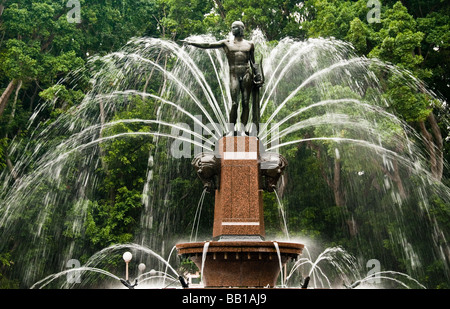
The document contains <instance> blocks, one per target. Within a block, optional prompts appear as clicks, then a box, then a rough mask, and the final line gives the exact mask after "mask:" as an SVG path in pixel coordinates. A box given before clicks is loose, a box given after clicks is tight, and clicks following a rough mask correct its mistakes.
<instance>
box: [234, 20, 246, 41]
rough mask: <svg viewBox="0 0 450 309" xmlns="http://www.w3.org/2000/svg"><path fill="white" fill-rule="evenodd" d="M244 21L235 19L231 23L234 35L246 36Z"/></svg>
mask: <svg viewBox="0 0 450 309" xmlns="http://www.w3.org/2000/svg"><path fill="white" fill-rule="evenodd" d="M244 28H245V26H244V23H243V22H242V21H235V22H234V23H232V24H231V32H232V33H233V35H234V36H240V37H243V36H244Z"/></svg>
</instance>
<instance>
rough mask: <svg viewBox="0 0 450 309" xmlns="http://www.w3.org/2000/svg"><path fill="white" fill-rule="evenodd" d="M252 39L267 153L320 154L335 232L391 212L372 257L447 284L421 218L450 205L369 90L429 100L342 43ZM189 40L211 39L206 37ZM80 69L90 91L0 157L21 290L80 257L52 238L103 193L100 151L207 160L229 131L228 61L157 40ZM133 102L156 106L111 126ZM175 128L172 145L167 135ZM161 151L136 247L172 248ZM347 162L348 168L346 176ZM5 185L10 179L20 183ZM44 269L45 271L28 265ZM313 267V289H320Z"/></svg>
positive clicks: (0, 211) (419, 144) (417, 142)
mask: <svg viewBox="0 0 450 309" xmlns="http://www.w3.org/2000/svg"><path fill="white" fill-rule="evenodd" d="M254 35H255V40H257V41H258V42H259V44H258V45H257V57H262V58H263V66H264V72H265V74H266V85H265V87H264V88H263V92H262V96H261V119H262V121H263V122H264V123H265V125H263V126H262V127H261V132H260V135H259V137H260V139H261V141H263V144H264V146H265V147H266V150H277V151H278V150H279V151H282V152H288V153H289V152H292V150H293V149H295V148H297V149H299V147H302V145H305V146H306V147H309V148H310V149H313V150H314V151H316V153H317V154H320V155H321V156H318V160H319V159H320V160H322V161H321V164H323V165H324V166H325V165H332V164H334V168H336V166H337V167H340V169H336V170H341V171H342V172H345V173H346V179H345V180H346V182H345V183H343V184H341V187H340V189H341V190H342V191H344V194H343V196H345V198H346V200H345V205H339V206H342V208H343V209H344V210H345V211H343V212H344V213H347V214H348V218H345V220H348V221H351V222H353V223H355V222H357V221H358V220H359V217H358V216H361V213H373V214H374V215H375V214H377V215H378V214H379V213H389V216H388V217H389V218H380V219H377V220H382V221H380V222H377V224H380V225H384V226H386V231H385V232H380V234H382V235H373V234H371V233H370V232H368V233H366V234H364V236H365V237H368V239H371V241H372V240H373V242H377V243H379V244H381V245H378V247H382V242H383V241H384V240H389V241H390V242H391V243H392V246H393V247H395V248H394V249H392V250H396V251H398V252H396V254H398V255H401V256H404V257H405V260H406V261H410V265H406V266H405V267H406V268H407V269H408V271H410V272H411V273H414V274H419V275H423V274H424V273H423V269H422V268H421V265H424V263H425V261H429V260H439V261H441V262H442V264H443V265H444V266H443V270H444V271H443V276H444V277H445V278H447V280H448V278H449V277H450V276H449V268H448V261H449V256H450V250H449V247H448V241H447V237H448V233H447V232H446V231H444V230H443V229H442V228H441V227H440V225H439V220H438V219H437V218H436V216H435V214H434V213H433V212H434V210H433V207H432V205H433V203H435V201H436V199H437V198H436V197H438V198H439V200H440V201H442V203H444V204H449V203H450V192H449V188H448V187H447V186H446V185H445V184H444V183H443V182H442V181H438V180H436V179H435V177H434V175H433V174H432V173H431V172H430V169H429V167H428V166H427V164H426V162H427V160H428V157H429V153H426V152H425V151H423V150H424V147H423V145H424V144H423V139H422V137H421V136H419V135H418V134H416V133H415V130H414V129H413V128H411V127H410V126H408V125H407V124H406V123H405V122H404V121H402V120H400V119H399V118H397V117H395V116H394V114H392V113H391V112H388V111H387V110H386V108H388V107H390V106H391V102H390V99H389V97H387V96H386V94H385V93H384V92H383V89H382V86H381V85H380V76H382V75H383V74H386V75H398V76H399V78H403V80H404V85H406V86H407V87H410V88H411V89H420V92H421V93H422V94H423V93H425V95H428V96H430V98H432V99H433V100H438V99H439V98H437V97H436V96H435V94H433V93H432V92H431V91H429V90H427V89H424V87H423V84H422V83H421V82H420V81H418V80H417V79H415V78H413V77H412V75H411V74H410V73H408V72H407V71H403V70H400V69H399V68H396V67H395V66H392V65H390V64H386V63H383V62H381V61H379V60H376V59H367V58H362V57H358V56H356V55H355V54H354V51H353V49H352V48H351V46H350V45H349V44H348V43H346V42H342V41H338V40H334V39H310V40H307V41H305V42H299V41H296V40H293V39H290V38H286V39H284V40H281V41H280V42H279V43H278V44H277V45H276V46H270V45H269V44H267V42H266V41H265V40H264V38H263V37H262V36H261V34H260V33H255V34H254ZM193 39H195V38H193ZM199 39H201V40H210V41H214V40H215V39H214V38H212V37H210V36H202V37H201V38H199ZM88 70H91V72H92V75H91V76H92V78H91V85H92V91H90V92H89V93H87V94H86V96H85V98H84V99H83V101H82V102H81V103H80V104H79V105H77V106H75V107H73V108H70V109H69V110H68V111H67V112H66V113H63V114H61V116H60V117H59V118H58V119H56V121H54V122H53V123H46V124H44V123H42V124H36V123H35V121H36V119H39V118H41V117H38V116H39V115H40V114H41V113H45V112H47V111H48V110H52V109H53V108H54V107H55V106H56V101H57V100H54V101H50V102H43V103H42V105H41V106H40V107H39V108H38V109H36V111H35V112H34V113H33V115H32V116H31V117H30V120H29V126H28V127H29V130H30V132H32V133H31V135H32V139H30V140H32V141H31V142H29V143H26V144H23V141H21V140H20V139H19V138H16V139H15V140H14V142H13V144H12V146H11V148H10V149H9V157H11V158H15V166H14V173H8V172H7V171H5V172H3V173H2V174H1V175H0V189H1V190H0V203H1V208H0V228H1V229H2V236H1V241H0V244H1V245H0V246H2V248H1V249H2V250H3V249H4V250H9V249H10V248H12V247H14V248H16V249H15V250H17V251H19V250H20V251H21V252H24V254H19V256H20V258H19V260H17V261H16V265H20V267H19V266H18V267H17V269H20V275H19V277H21V279H23V284H24V286H29V285H30V283H32V282H36V280H37V279H39V278H42V277H45V276H46V275H47V274H48V273H52V272H54V271H55V268H57V266H56V265H64V261H67V260H68V259H69V258H72V257H73V256H74V255H76V254H80V252H83V251H84V248H78V245H79V243H78V242H77V241H75V240H72V239H71V238H67V237H66V236H64V233H62V232H61V230H62V229H63V227H64V228H67V230H65V233H66V234H67V233H68V231H70V232H71V233H72V234H73V235H78V236H80V237H81V235H83V233H84V230H85V223H86V217H87V213H88V210H89V207H90V206H89V205H90V202H91V201H95V197H96V194H97V193H98V186H99V183H100V182H101V178H100V176H99V175H98V173H96V171H97V170H98V169H99V168H101V167H102V164H103V162H102V156H103V154H102V151H103V149H102V146H104V145H107V143H109V142H112V141H116V140H119V139H124V140H125V139H126V140H128V139H135V140H139V139H143V138H145V139H146V140H148V141H149V142H152V143H153V145H160V144H161V143H163V142H164V141H172V140H180V141H183V142H187V143H189V144H190V145H194V148H195V147H197V149H200V150H208V151H210V150H212V146H213V144H214V140H215V139H217V138H218V137H219V136H221V135H222V134H223V132H225V129H226V123H227V122H228V114H229V110H230V104H231V99H230V94H229V90H228V89H229V88H228V80H229V76H228V74H229V73H228V67H227V63H226V58H225V55H224V53H223V52H221V51H220V50H209V51H202V50H198V49H195V48H191V47H181V46H178V45H177V44H176V43H174V42H170V41H165V40H160V39H153V38H135V39H133V40H131V41H130V42H129V43H128V44H127V45H126V46H125V47H124V48H123V49H122V50H121V51H118V52H115V53H111V54H109V55H106V56H104V57H93V58H91V59H90V61H89V63H88ZM379 72H381V74H378V73H379ZM78 73H83V72H81V71H80V72H75V73H74V82H77V78H78V77H77V76H76V74H78ZM80 75H81V74H80ZM206 76H207V77H206ZM151 86H153V88H151ZM150 88H151V89H150ZM136 100H142V101H143V102H146V103H148V105H150V103H151V104H155V106H156V108H155V111H154V112H153V111H152V114H149V115H148V116H149V117H148V118H149V119H141V118H139V119H138V118H130V119H121V120H117V117H119V116H123V115H119V114H120V113H121V112H123V111H124V110H127V109H128V108H133V104H136ZM198 115H201V117H197V116H198ZM150 118H151V119H150ZM205 122H206V123H205ZM180 123H187V124H190V126H191V127H190V128H189V129H188V128H186V127H185V126H181V125H179V124H180ZM120 125H126V126H127V129H126V132H120V133H115V134H113V133H111V129H112V128H115V127H116V126H120ZM132 127H133V128H134V129H132ZM192 127H194V129H193V130H192ZM269 127H270V128H271V129H269ZM195 128H197V130H196V129H195ZM172 129H176V130H177V131H180V132H182V133H183V136H179V135H178V136H175V135H174V134H172V132H171V131H172ZM205 135H208V136H210V138H205ZM163 148H164V147H155V149H152V150H149V151H148V158H144V159H147V160H146V161H147V171H146V178H145V179H146V181H145V183H144V184H143V185H142V203H143V206H144V207H143V211H142V214H141V217H140V221H139V222H140V226H139V228H140V232H139V235H137V236H136V243H140V244H143V245H144V244H145V245H146V246H149V247H151V248H163V247H164V245H163V244H167V243H169V244H170V245H172V243H173V242H174V241H176V239H179V237H180V235H175V232H174V231H173V229H174V226H176V225H177V224H179V223H178V222H173V221H171V219H170V213H169V207H168V205H167V201H168V198H167V197H168V194H169V193H170V190H171V185H172V184H171V180H172V178H173V177H174V175H173V174H172V175H171V174H170V173H165V171H167V165H172V166H176V165H178V164H180V163H179V162H180V160H179V161H178V162H175V161H174V160H173V159H170V158H169V159H168V160H166V161H164V162H163V160H158V157H159V156H160V155H167V154H165V153H164V152H165V151H167V149H163ZM319 157H320V158H319ZM346 160H347V162H351V163H352V164H348V165H343V164H345V161H346ZM339 164H340V165H339ZM165 168H166V169H165ZM334 171H335V170H334V169H333V168H329V169H324V170H323V173H324V174H325V175H327V174H328V175H334ZM287 173H289V169H288V171H287ZM352 173H353V174H354V176H353V177H351V175H352ZM13 175H18V176H17V179H14V177H13ZM155 175H158V176H159V177H155ZM171 177H172V178H171ZM369 189H370V190H374V191H377V192H378V196H377V198H376V199H375V198H374V199H372V198H371V199H369V198H368V197H366V195H365V194H361V192H365V191H367V190H369ZM290 194H291V196H292V195H293V194H297V192H294V193H292V192H289V190H284V191H283V192H282V194H281V192H280V197H279V196H278V193H277V200H278V201H280V198H281V197H283V200H284V199H289V195H290ZM371 196H372V197H373V196H374V195H373V194H372V195H371ZM203 199H204V195H203V193H202V194H201V199H200V201H199V204H198V205H199V206H200V208H199V206H198V207H197V212H198V216H196V217H195V218H194V224H193V227H192V230H191V238H192V237H193V231H194V226H195V225H196V231H197V230H198V225H199V218H200V214H199V212H201V209H202V205H203ZM200 202H201V203H200ZM287 205H288V207H287V208H288V209H283V212H284V211H286V212H285V213H286V214H292V213H293V210H292V209H291V208H290V207H292V205H291V204H290V203H287ZM170 211H172V210H170ZM197 212H196V213H197ZM410 213H415V214H417V215H416V216H415V217H414V218H412V219H413V221H414V224H415V225H417V226H418V230H420V231H421V233H420V234H421V237H423V238H426V239H427V242H428V243H429V244H430V247H429V248H425V249H424V250H423V249H422V248H419V247H418V246H417V245H416V244H415V242H414V241H415V239H414V237H412V235H411V232H405V231H404V229H405V226H406V223H408V224H411V222H412V221H411V220H409V219H408V218H407V216H408V214H410ZM22 214H26V216H25V217H23V215H22ZM294 214H295V215H297V214H296V213H295V212H294ZM179 217H180V216H178V218H179ZM283 217H284V215H283ZM379 217H380V216H379V215H378V216H377V218H379ZM61 218H64V220H63V219H61ZM196 220H197V221H196ZM289 220H290V218H289V216H287V215H286V218H283V221H284V223H283V225H284V227H285V230H286V233H287V222H290V221H289ZM24 222H25V223H29V222H34V224H25V225H26V226H29V228H28V229H27V231H23V230H22V228H21V227H23V226H24ZM50 222H52V224H50ZM424 222H426V223H424ZM352 226H354V229H355V235H356V236H355V235H353V236H354V237H355V238H356V239H357V238H358V237H362V236H359V235H361V233H359V234H358V231H356V229H357V224H353V225H352ZM289 227H290V229H291V230H292V229H293V230H294V232H292V231H291V233H295V232H296V229H298V228H299V227H298V226H295V225H292V224H289ZM360 229H363V228H360ZM19 231H20V234H22V233H27V234H28V235H27V236H26V237H25V239H21V241H20V242H19V241H17V242H16V243H15V244H12V243H11V242H14V241H13V240H11V239H12V238H11V236H13V235H19V233H18V232H19ZM177 232H178V231H177ZM196 235H197V234H196ZM288 236H289V235H288ZM196 237H197V236H196ZM48 239H54V246H55V248H57V250H55V249H54V248H51V247H50V246H49V244H48ZM358 241H360V240H358ZM378 247H377V248H378ZM30 248H33V250H35V252H36V255H35V256H34V257H31V258H30V257H29V255H28V254H25V253H26V252H28V250H30ZM77 248H78V249H77ZM155 250H156V249H155ZM161 251H164V250H163V249H161ZM373 251H374V252H377V250H376V249H373ZM422 251H423V252H422ZM42 256H44V257H46V259H44V260H43V259H41V258H39V257H42ZM325 256H326V255H325ZM325 260H326V258H325ZM51 261H52V262H51ZM55 261H56V262H55ZM303 262H304V263H305V264H302V265H307V264H310V265H311V263H310V262H308V261H307V260H301V263H303ZM313 264H314V262H313ZM317 264H318V263H315V266H314V268H315V269H316V270H315V271H313V273H312V276H313V277H316V281H319V280H322V281H323V284H324V285H325V286H327V285H329V284H328V281H327V279H324V277H323V275H324V274H322V273H321V270H320V267H318V265H317ZM311 266H312V265H311ZM286 280H287V279H286Z"/></svg>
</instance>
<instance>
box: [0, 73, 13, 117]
mask: <svg viewBox="0 0 450 309" xmlns="http://www.w3.org/2000/svg"><path fill="white" fill-rule="evenodd" d="M15 87H16V80H15V79H13V80H12V81H10V82H9V84H8V86H7V87H6V89H5V91H3V93H2V96H1V97H0V117H1V116H2V114H3V111H4V110H5V107H6V103H7V102H8V100H9V97H10V96H11V94H12V92H13V91H14V88H15Z"/></svg>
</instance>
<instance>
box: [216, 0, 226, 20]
mask: <svg viewBox="0 0 450 309" xmlns="http://www.w3.org/2000/svg"><path fill="white" fill-rule="evenodd" d="M214 2H215V3H216V5H217V7H218V8H219V12H220V17H221V18H222V19H225V17H226V16H227V14H226V13H225V9H224V7H223V4H222V2H221V1H220V0H214Z"/></svg>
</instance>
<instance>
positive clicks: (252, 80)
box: [183, 21, 264, 132]
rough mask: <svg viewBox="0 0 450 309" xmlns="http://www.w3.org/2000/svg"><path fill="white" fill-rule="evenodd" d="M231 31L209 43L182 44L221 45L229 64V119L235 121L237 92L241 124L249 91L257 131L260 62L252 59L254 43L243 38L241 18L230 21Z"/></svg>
mask: <svg viewBox="0 0 450 309" xmlns="http://www.w3.org/2000/svg"><path fill="white" fill-rule="evenodd" d="M231 32H232V33H233V35H234V39H233V40H222V41H218V42H213V43H206V42H205V43H197V42H189V41H183V42H185V43H186V44H189V45H192V46H195V47H199V48H204V49H213V48H223V49H224V51H225V54H226V56H227V59H228V65H229V68H230V93H231V101H232V102H231V104H232V105H231V111H230V123H232V124H233V125H235V124H236V121H237V112H238V106H239V95H240V96H241V98H242V114H241V123H242V124H243V125H244V127H245V126H246V125H247V123H248V118H249V102H250V95H252V94H253V100H252V101H253V106H252V108H253V113H252V116H253V123H254V124H255V125H256V130H257V132H258V131H259V96H258V92H259V88H260V87H262V84H263V83H264V77H263V73H262V71H261V66H258V65H257V64H256V63H255V46H254V44H253V42H251V41H247V40H245V39H244V24H243V23H242V22H241V21H235V22H234V23H233V24H232V25H231Z"/></svg>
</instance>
